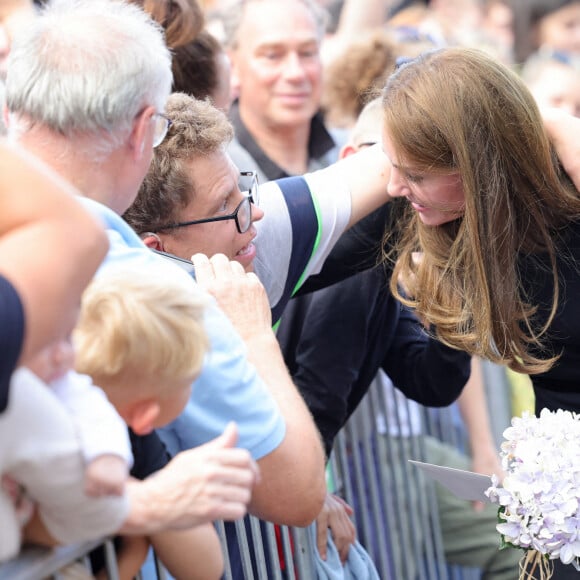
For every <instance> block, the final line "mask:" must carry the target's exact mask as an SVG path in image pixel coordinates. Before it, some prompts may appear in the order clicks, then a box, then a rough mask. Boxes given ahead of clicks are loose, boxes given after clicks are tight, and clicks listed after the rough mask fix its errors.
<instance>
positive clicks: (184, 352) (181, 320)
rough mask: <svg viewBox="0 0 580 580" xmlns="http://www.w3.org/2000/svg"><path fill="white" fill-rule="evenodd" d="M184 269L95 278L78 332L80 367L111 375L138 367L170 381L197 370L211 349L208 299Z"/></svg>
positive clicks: (86, 294) (75, 335) (98, 374)
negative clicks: (206, 310)
mask: <svg viewBox="0 0 580 580" xmlns="http://www.w3.org/2000/svg"><path fill="white" fill-rule="evenodd" d="M179 274H181V272H176V276H175V278H173V277H171V276H163V277H155V276H152V275H151V274H150V273H149V272H146V271H143V270H135V269H133V270H124V271H122V272H121V271H119V270H113V271H109V272H105V273H103V274H102V275H99V276H98V277H97V278H96V279H95V280H93V282H91V284H90V285H89V286H88V288H87V289H86V290H85V292H84V294H83V298H82V305H81V313H80V317H79V322H78V324H77V326H76V328H75V331H74V333H73V339H74V344H75V348H76V351H77V354H76V370H77V371H78V372H81V373H85V374H88V375H90V376H92V377H93V379H97V378H101V379H107V380H119V379H121V378H123V377H124V376H125V375H126V374H130V373H135V372H137V373H138V375H139V376H148V375H151V376H153V377H160V378H167V379H170V380H177V379H185V378H187V377H194V376H195V375H197V374H198V373H199V371H200V370H201V366H202V363H203V359H204V356H205V353H206V352H207V350H208V348H209V341H208V338H207V335H206V333H205V330H204V327H203V315H204V307H205V305H206V304H207V301H206V298H205V297H204V296H203V294H201V293H200V292H197V291H196V289H195V287H194V285H193V284H191V282H190V281H189V280H187V279H185V280H182V279H180V278H179V277H178V275H179Z"/></svg>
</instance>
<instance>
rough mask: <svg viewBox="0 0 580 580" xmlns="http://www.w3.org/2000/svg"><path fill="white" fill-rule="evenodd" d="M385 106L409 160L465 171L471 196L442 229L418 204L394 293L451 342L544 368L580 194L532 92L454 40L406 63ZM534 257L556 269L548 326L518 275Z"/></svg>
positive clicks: (400, 151) (528, 369) (395, 139)
mask: <svg viewBox="0 0 580 580" xmlns="http://www.w3.org/2000/svg"><path fill="white" fill-rule="evenodd" d="M383 104H384V112H385V131H386V134H387V135H388V136H389V139H390V142H391V143H392V144H393V147H394V148H395V152H396V155H397V157H398V159H399V160H404V162H405V164H407V165H410V166H413V167H414V168H419V169H420V170H424V171H430V172H438V173H441V174H449V173H454V172H459V174H460V176H461V179H462V185H463V190H464V194H465V211H464V215H463V217H461V218H459V219H456V220H454V221H451V222H449V223H446V224H444V225H441V226H437V227H430V226H425V225H424V224H423V223H422V222H421V220H420V219H418V217H417V214H416V212H413V211H408V212H407V219H406V220H405V221H404V225H402V227H401V232H400V236H401V237H400V241H399V246H398V249H397V254H396V256H397V259H396V264H395V269H394V275H393V277H392V282H391V285H392V291H393V292H394V294H395V295H396V296H397V297H398V298H399V299H400V300H402V301H403V302H404V303H406V304H408V305H410V306H411V307H413V308H415V309H416V310H417V313H418V315H419V316H421V317H422V319H423V320H424V321H426V322H427V323H428V324H430V325H433V327H432V328H433V329H434V332H435V333H436V335H437V336H438V337H439V338H440V339H441V340H442V341H444V342H445V343H446V344H448V345H450V346H452V347H455V348H458V349H461V350H465V351H467V352H469V353H472V354H475V355H479V356H481V357H483V358H486V359H488V360H491V361H494V362H497V363H500V364H506V365H508V366H509V367H510V368H512V369H514V370H517V371H520V372H524V373H528V374H535V373H540V372H545V371H546V370H548V369H549V368H550V367H551V366H552V365H553V364H554V362H555V360H556V359H557V356H558V355H557V353H548V354H546V355H545V356H544V354H541V355H540V354H539V353H540V351H541V349H542V340H543V338H545V335H546V332H547V330H548V328H549V326H550V324H551V322H552V320H553V318H554V315H555V312H556V308H557V305H558V299H559V289H558V270H557V265H556V253H557V243H558V238H559V235H560V233H561V231H562V228H563V227H564V226H566V224H568V223H569V222H570V221H572V220H577V219H578V218H580V197H579V196H578V192H577V191H576V190H575V189H574V187H573V186H572V185H571V184H570V181H569V180H568V179H567V176H566V175H565V173H564V172H563V171H562V170H561V169H560V165H559V163H558V159H557V157H556V155H555V152H554V150H553V148H552V147H551V145H550V142H549V140H548V137H547V134H546V133H545V130H544V126H543V123H542V119H541V116H540V113H539V110H538V107H537V106H536V104H535V102H534V100H533V97H532V96H531V95H530V93H529V91H528V90H527V88H526V87H525V85H524V84H523V82H522V81H521V80H520V79H519V78H518V76H517V75H516V74H515V73H514V72H512V71H511V70H509V69H508V68H507V67H505V66H504V65H502V64H500V63H499V62H497V61H495V60H494V59H493V58H492V57H490V56H487V55H486V54H485V53H483V52H480V51H478V50H474V49H467V48H446V49H441V50H437V51H433V52H429V53H426V54H424V55H422V56H420V57H419V58H417V59H415V60H413V61H411V62H409V63H407V64H405V65H403V66H401V67H400V68H399V69H398V70H397V71H396V72H395V74H393V75H392V76H391V77H390V79H389V80H388V81H387V84H386V87H385V89H384V92H383ZM417 252H421V253H422V258H421V259H420V260H417V259H416V256H417V254H416V253H417ZM530 255H540V256H541V257H542V259H543V260H545V261H546V263H547V264H548V268H549V269H550V271H551V274H552V277H553V295H552V303H551V309H550V312H549V315H548V317H547V319H546V320H545V321H543V322H542V323H538V319H537V317H535V314H536V313H537V310H538V309H537V306H538V305H536V304H532V303H530V300H529V299H528V296H529V289H526V288H525V287H524V286H523V285H522V280H521V279H520V276H519V271H518V261H519V260H520V259H522V257H524V256H530ZM399 282H400V283H401V287H402V288H405V292H404V293H403V292H402V290H401V287H399V284H398V283H399Z"/></svg>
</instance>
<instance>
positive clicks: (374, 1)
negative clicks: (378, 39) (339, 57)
mask: <svg viewBox="0 0 580 580" xmlns="http://www.w3.org/2000/svg"><path fill="white" fill-rule="evenodd" d="M392 5H393V1H392V0H344V3H343V5H342V10H341V11H340V17H339V20H338V28H337V31H336V33H337V34H338V35H340V36H341V37H344V38H349V39H351V38H357V37H359V36H360V34H361V33H364V32H368V31H369V30H375V29H377V28H380V27H381V26H382V25H383V24H384V22H385V21H386V20H387V16H388V13H389V9H390V8H391V6H392Z"/></svg>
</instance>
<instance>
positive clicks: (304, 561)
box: [0, 369, 509, 580]
mask: <svg viewBox="0 0 580 580" xmlns="http://www.w3.org/2000/svg"><path fill="white" fill-rule="evenodd" d="M487 370H488V373H489V372H492V373H494V372H496V371H495V370H494V369H491V371H490V369H487ZM498 377H499V378H500V379H501V374H500V375H497V376H493V375H492V379H493V380H489V376H488V382H489V384H491V383H492V382H493V383H497V380H498ZM488 396H491V397H492V398H493V401H492V405H493V408H494V409H498V408H505V409H506V417H509V403H508V401H509V391H508V389H507V387H506V386H505V385H502V386H501V388H497V387H496V388H495V390H492V391H490V390H489V389H488ZM386 407H387V401H386V400H385V394H384V391H383V390H382V389H381V388H378V387H377V386H376V385H373V387H372V388H371V389H370V391H369V393H368V394H367V395H366V397H365V398H364V399H363V401H362V402H361V404H360V406H359V408H358V409H357V411H356V412H355V414H354V415H353V416H352V417H351V419H350V420H349V422H348V423H347V425H346V426H345V428H344V429H343V430H342V431H341V432H340V433H339V435H338V437H337V440H336V444H335V447H334V449H333V452H332V454H331V457H330V459H329V464H328V469H327V473H328V479H329V486H331V487H332V489H333V490H334V491H335V493H337V494H338V495H340V496H341V497H343V498H344V499H345V500H346V501H347V502H348V503H350V504H351V505H352V506H353V507H354V508H355V514H354V521H355V523H356V527H357V534H358V540H359V541H360V543H361V544H362V545H363V546H364V547H365V548H366V550H367V551H368V553H369V554H370V556H371V558H372V560H373V562H374V563H375V566H376V568H377V570H378V573H379V576H380V578H381V579H382V580H446V579H447V580H475V579H477V578H479V577H480V574H479V571H477V570H473V569H462V568H459V567H453V566H448V565H447V564H446V562H445V559H444V556H443V548H442V540H441V532H440V529H439V524H438V516H437V507H436V499H435V494H434V489H433V485H432V482H431V481H425V480H423V476H422V474H421V473H420V472H418V471H417V470H416V468H414V467H413V466H412V465H411V464H409V463H408V461H407V460H408V459H410V458H414V459H421V458H422V457H424V448H423V444H424V442H423V438H422V437H420V436H413V435H410V436H408V437H396V436H393V435H392V434H391V433H390V431H392V429H390V428H389V424H388V420H390V421H391V425H390V427H393V425H392V422H393V421H394V422H395V423H397V425H396V427H397V430H399V433H400V432H401V431H400V430H401V429H402V428H403V427H402V421H401V418H400V417H399V416H398V414H395V416H394V417H393V416H392V415H391V416H390V417H389V419H387V415H388V414H387V413H386ZM377 410H378V412H379V413H380V414H381V416H382V418H381V419H380V420H379V425H378V426H377V414H378V413H377ZM508 420H509V419H508ZM381 421H382V425H381ZM505 426H506V425H505V424H503V423H498V424H496V425H494V428H495V429H496V431H497V433H496V435H497V437H498V440H499V438H500V437H501V431H502V430H503V428H504V427H505ZM422 428H423V429H424V430H425V431H426V432H428V433H432V434H435V432H436V431H437V433H436V435H437V436H438V437H440V438H442V439H444V440H445V441H447V442H451V443H452V444H453V445H455V446H456V447H458V448H463V446H464V444H465V441H464V433H463V431H462V429H461V425H460V423H458V421H457V414H456V411H455V409H454V407H453V406H452V407H449V408H447V409H443V410H436V411H434V410H427V409H424V410H423V425H422ZM396 462H398V466H399V467H398V469H397V470H395V469H393V465H395V464H396ZM226 526H230V527H231V526H233V527H234V528H235V532H236V535H237V545H238V549H239V555H238V556H236V561H237V562H238V564H237V568H236V570H237V572H235V571H234V572H233V571H232V554H230V551H231V544H230V548H228V542H227V540H226ZM216 528H217V531H218V534H219V536H220V540H221V543H222V549H223V552H224V560H225V568H226V569H225V574H224V580H242V578H243V579H244V580H311V579H312V580H314V579H316V572H315V563H314V560H313V556H312V555H313V549H315V548H314V547H313V546H312V544H311V541H310V535H309V534H308V529H307V528H289V527H286V526H274V525H273V524H271V523H267V522H262V521H260V520H257V519H256V518H254V517H249V518H246V519H245V520H242V521H239V522H235V524H231V523H229V524H224V523H223V522H217V523H216ZM419 536H420V537H419ZM99 544H100V542H92V543H90V544H85V545H82V546H72V547H65V548H59V549H57V550H50V551H47V550H42V549H26V550H25V551H24V552H23V553H22V554H21V555H20V556H19V557H18V558H17V559H15V560H13V561H11V562H8V563H5V564H2V565H0V579H1V580H40V579H45V578H51V579H54V580H68V579H69V578H74V580H77V578H81V577H80V576H74V577H73V576H66V569H67V565H69V564H70V563H71V562H79V563H80V565H81V567H88V566H89V564H88V562H87V558H86V554H87V553H88V552H89V551H90V550H91V549H93V548H94V547H95V546H96V545H99ZM104 546H105V551H106V560H107V570H108V574H109V578H110V579H111V580H117V579H118V573H117V570H116V562H115V554H114V548H113V545H112V542H110V541H106V542H105V543H104ZM63 570H65V572H63ZM154 577H156V578H157V579H158V580H166V579H169V578H170V576H169V575H168V574H167V573H166V572H165V571H164V569H163V567H162V566H160V565H156V572H155V573H154V574H153V575H151V574H148V575H145V574H142V578H141V580H153V578H154ZM86 578H90V575H89V576H86Z"/></svg>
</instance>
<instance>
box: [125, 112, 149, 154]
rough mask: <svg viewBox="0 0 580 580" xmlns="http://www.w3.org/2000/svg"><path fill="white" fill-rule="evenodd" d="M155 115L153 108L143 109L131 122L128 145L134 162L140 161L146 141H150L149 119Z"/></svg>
mask: <svg viewBox="0 0 580 580" xmlns="http://www.w3.org/2000/svg"><path fill="white" fill-rule="evenodd" d="M154 113H155V108H154V107H145V108H144V109H143V111H141V113H139V115H137V117H135V121H133V129H132V131H131V136H130V139H129V144H130V146H131V150H132V153H133V157H134V159H135V160H136V161H140V160H141V158H142V157H143V154H144V153H145V147H146V146H147V140H148V139H151V131H152V128H151V117H152V116H153V114H154Z"/></svg>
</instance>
